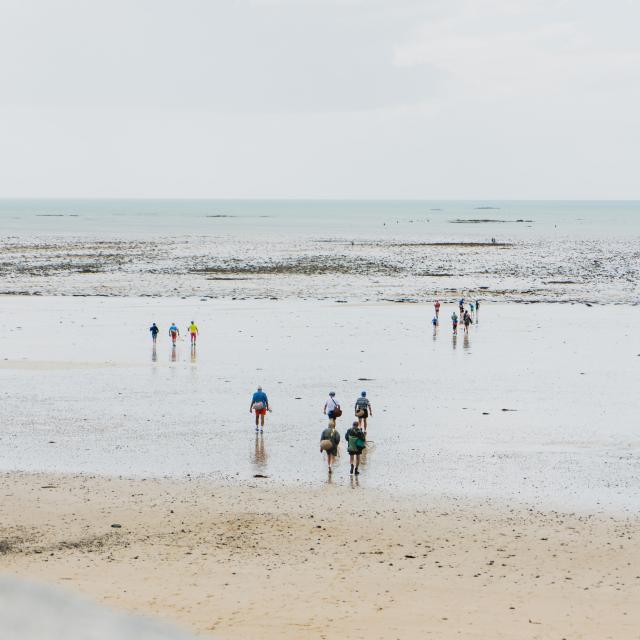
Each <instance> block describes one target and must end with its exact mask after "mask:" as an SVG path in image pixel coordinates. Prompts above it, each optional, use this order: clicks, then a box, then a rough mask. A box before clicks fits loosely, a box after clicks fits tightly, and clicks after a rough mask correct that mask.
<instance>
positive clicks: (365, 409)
mask: <svg viewBox="0 0 640 640" xmlns="http://www.w3.org/2000/svg"><path fill="white" fill-rule="evenodd" d="M369 416H373V411H372V410H371V403H370V402H369V399H368V398H367V392H366V391H363V392H362V393H360V397H359V398H358V399H357V400H356V417H357V418H358V426H360V427H361V428H362V429H364V432H365V434H366V433H367V418H368V417H369Z"/></svg>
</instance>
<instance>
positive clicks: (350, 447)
mask: <svg viewBox="0 0 640 640" xmlns="http://www.w3.org/2000/svg"><path fill="white" fill-rule="evenodd" d="M268 411H271V407H270V406H269V398H268V397H267V394H266V393H265V392H264V391H263V389H262V387H258V389H257V391H256V392H255V393H254V394H253V395H252V396H251V403H250V404H249V412H250V413H255V416H256V426H255V430H256V433H263V432H264V419H265V416H266V414H267V412H268ZM354 412H355V417H356V418H357V420H354V421H353V423H352V424H351V427H350V428H349V429H347V431H346V433H345V434H344V440H345V442H346V443H347V451H348V453H349V463H350V465H351V471H350V473H351V474H352V475H356V476H357V475H360V456H361V455H362V452H363V451H364V449H365V448H366V446H367V419H368V418H369V416H373V409H372V408H371V402H369V398H367V392H366V391H362V392H361V393H360V397H359V398H358V399H357V400H356V402H355V406H354ZM323 413H324V415H326V416H327V418H328V419H329V424H328V425H327V427H326V428H325V429H323V431H322V433H321V434H320V453H326V454H327V466H328V470H329V473H333V465H334V463H335V461H336V458H337V456H338V446H339V445H340V440H341V437H340V433H339V431H338V428H337V420H338V418H340V417H341V416H342V407H341V406H340V402H339V401H338V399H337V398H336V393H335V391H331V392H330V393H329V398H328V399H327V401H326V402H325V403H324V409H323Z"/></svg>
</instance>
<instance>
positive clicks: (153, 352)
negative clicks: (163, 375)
mask: <svg viewBox="0 0 640 640" xmlns="http://www.w3.org/2000/svg"><path fill="white" fill-rule="evenodd" d="M157 360H158V351H157V350H156V342H155V340H154V341H153V347H152V349H151V361H152V362H156V361H157Z"/></svg>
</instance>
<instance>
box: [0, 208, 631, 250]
mask: <svg viewBox="0 0 640 640" xmlns="http://www.w3.org/2000/svg"><path fill="white" fill-rule="evenodd" d="M471 220H473V222H470V221H471ZM481 220H490V222H481ZM460 221H464V222H460ZM0 226H1V229H2V231H1V235H2V236H4V237H6V236H20V237H22V236H25V235H26V236H28V235H50V234H55V235H65V236H69V235H88V236H101V237H104V236H109V237H141V236H142V237H154V236H166V235H190V234H201V235H202V234H205V235H206V234H214V235H234V236H237V235H243V236H244V235H247V236H253V235H271V234H272V235H274V236H278V237H282V234H291V235H292V236H314V237H316V236H327V237H329V236H330V237H349V238H356V239H357V238H359V237H364V238H368V239H371V238H378V239H383V240H384V239H385V238H397V237H403V238H404V237H410V238H412V239H436V238H438V239H468V238H473V239H490V238H491V237H496V238H497V239H498V240H519V239H523V240H526V239H527V238H531V239H534V238H541V237H551V238H568V239H572V238H579V239H589V238H591V239H601V238H618V239H628V238H640V202H638V201H633V202H623V201H608V202H589V201H575V202H572V201H521V202H518V201H459V202H456V201H407V200H396V201H355V200H353V201H344V200H343V201H336V200H308V201H304V200H281V201H278V200H0Z"/></svg>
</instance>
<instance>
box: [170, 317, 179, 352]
mask: <svg viewBox="0 0 640 640" xmlns="http://www.w3.org/2000/svg"><path fill="white" fill-rule="evenodd" d="M179 336H180V329H178V327H177V326H176V323H175V322H174V323H172V324H171V326H170V327H169V337H170V338H171V344H173V346H174V347H175V346H176V340H177V339H178V337H179Z"/></svg>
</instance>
